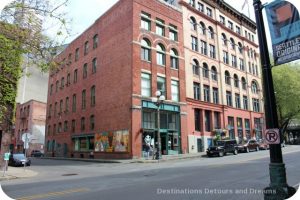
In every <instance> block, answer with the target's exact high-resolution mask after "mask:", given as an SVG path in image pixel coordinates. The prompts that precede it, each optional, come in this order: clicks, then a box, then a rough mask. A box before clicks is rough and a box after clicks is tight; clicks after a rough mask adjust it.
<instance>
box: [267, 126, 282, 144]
mask: <svg viewBox="0 0 300 200" xmlns="http://www.w3.org/2000/svg"><path fill="white" fill-rule="evenodd" d="M265 138H266V142H267V144H280V134H279V129H278V128H274V129H267V130H266V131H265Z"/></svg>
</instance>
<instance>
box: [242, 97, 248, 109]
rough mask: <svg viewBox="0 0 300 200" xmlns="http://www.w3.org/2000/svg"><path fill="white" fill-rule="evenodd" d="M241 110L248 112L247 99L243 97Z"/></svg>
mask: <svg viewBox="0 0 300 200" xmlns="http://www.w3.org/2000/svg"><path fill="white" fill-rule="evenodd" d="M243 108H244V110H248V97H247V96H243Z"/></svg>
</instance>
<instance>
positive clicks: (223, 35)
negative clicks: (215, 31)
mask: <svg viewBox="0 0 300 200" xmlns="http://www.w3.org/2000/svg"><path fill="white" fill-rule="evenodd" d="M221 39H222V44H223V45H224V46H227V37H226V35H225V34H224V33H222V35H221Z"/></svg>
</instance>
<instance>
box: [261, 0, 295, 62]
mask: <svg viewBox="0 0 300 200" xmlns="http://www.w3.org/2000/svg"><path fill="white" fill-rule="evenodd" d="M293 2H296V1H295V0H294V1H293V0H290V1H283V0H276V1H273V2H272V3H270V4H267V5H266V6H265V8H266V14H267V19H268V23H269V28H270V34H271V40H272V48H273V57H274V62H275V65H281V64H284V63H288V62H291V61H293V60H297V59H300V17H299V12H298V10H297V8H296V6H295V4H293Z"/></svg>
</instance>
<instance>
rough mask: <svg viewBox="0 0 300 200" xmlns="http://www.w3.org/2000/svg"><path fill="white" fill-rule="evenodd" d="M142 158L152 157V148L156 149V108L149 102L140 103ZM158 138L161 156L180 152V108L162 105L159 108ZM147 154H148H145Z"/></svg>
mask: <svg viewBox="0 0 300 200" xmlns="http://www.w3.org/2000/svg"><path fill="white" fill-rule="evenodd" d="M142 107H143V108H142V128H143V133H142V134H143V135H142V156H143V157H146V156H148V155H149V156H152V153H153V147H154V144H155V148H157V141H158V137H157V133H158V131H157V107H156V105H155V104H154V103H152V102H149V101H143V102H142ZM159 131H160V136H161V152H162V155H172V154H178V153H180V152H181V148H180V146H181V144H180V107H179V106H176V105H169V104H162V105H161V106H160V130H159ZM147 152H149V153H147Z"/></svg>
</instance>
